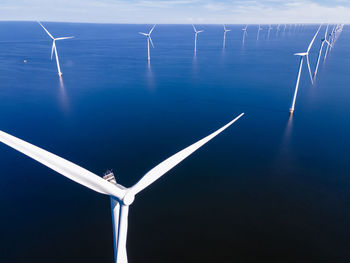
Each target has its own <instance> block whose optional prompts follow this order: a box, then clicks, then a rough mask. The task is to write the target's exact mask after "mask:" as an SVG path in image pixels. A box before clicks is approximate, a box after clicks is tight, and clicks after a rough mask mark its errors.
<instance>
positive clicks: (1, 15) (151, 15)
mask: <svg viewBox="0 0 350 263" xmlns="http://www.w3.org/2000/svg"><path fill="white" fill-rule="evenodd" d="M349 14H350V0H318V1H316V0H296V1H286V0H246V1H244V0H215V1H214V0H2V1H1V2H0V20H42V21H62V22H63V21H65V22H98V23H218V24H221V23H226V24H229V23H239V24H245V23H320V22H343V23H349V22H350V16H349Z"/></svg>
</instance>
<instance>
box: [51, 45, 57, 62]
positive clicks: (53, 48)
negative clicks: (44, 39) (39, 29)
mask: <svg viewBox="0 0 350 263" xmlns="http://www.w3.org/2000/svg"><path fill="white" fill-rule="evenodd" d="M55 46H56V44H55V40H54V41H52V48H51V60H52V56H53V51H54V50H55Z"/></svg>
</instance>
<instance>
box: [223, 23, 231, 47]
mask: <svg viewBox="0 0 350 263" xmlns="http://www.w3.org/2000/svg"><path fill="white" fill-rule="evenodd" d="M223 26H224V41H223V43H222V48H225V46H226V33H227V32H230V31H231V30H230V29H226V26H225V25H223Z"/></svg>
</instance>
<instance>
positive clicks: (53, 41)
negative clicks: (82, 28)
mask: <svg viewBox="0 0 350 263" xmlns="http://www.w3.org/2000/svg"><path fill="white" fill-rule="evenodd" d="M38 23H39V25H41V27H42V28H43V29H44V30H45V32H46V33H47V34H48V35H49V37H50V38H51V39H52V48H51V60H52V56H53V52H55V56H56V63H57V70H58V76H59V77H61V76H62V72H61V68H60V62H59V60H58V54H57V48H56V41H57V40H63V39H70V38H74V37H58V38H54V37H53V36H52V35H51V34H50V32H49V31H47V29H46V28H45V27H44V26H43V25H42V24H41V23H40V22H39V21H38Z"/></svg>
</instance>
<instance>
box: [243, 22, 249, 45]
mask: <svg viewBox="0 0 350 263" xmlns="http://www.w3.org/2000/svg"><path fill="white" fill-rule="evenodd" d="M247 29H248V25H246V26H245V27H244V28H242V31H243V39H242V44H243V45H244V40H245V36H246V35H248V32H247Z"/></svg>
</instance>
